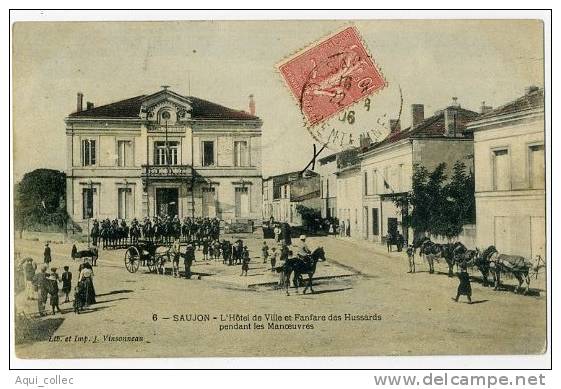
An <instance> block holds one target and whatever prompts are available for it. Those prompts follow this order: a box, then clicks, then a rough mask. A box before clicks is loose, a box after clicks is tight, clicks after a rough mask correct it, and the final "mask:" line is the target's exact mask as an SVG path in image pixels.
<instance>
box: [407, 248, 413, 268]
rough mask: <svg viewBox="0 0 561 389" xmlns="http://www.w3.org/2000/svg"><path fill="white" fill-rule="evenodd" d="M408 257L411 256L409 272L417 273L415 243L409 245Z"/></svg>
mask: <svg viewBox="0 0 561 389" xmlns="http://www.w3.org/2000/svg"><path fill="white" fill-rule="evenodd" d="M407 258H409V271H408V272H407V273H415V249H414V248H413V245H409V246H408V247H407Z"/></svg>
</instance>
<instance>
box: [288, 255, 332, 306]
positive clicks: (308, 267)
mask: <svg viewBox="0 0 561 389" xmlns="http://www.w3.org/2000/svg"><path fill="white" fill-rule="evenodd" d="M318 261H322V262H323V261H325V251H324V250H323V247H318V248H317V249H315V250H314V251H313V252H312V253H311V254H310V255H309V256H308V258H307V260H303V259H301V258H298V257H296V258H289V259H287V260H286V262H285V264H284V266H283V267H282V271H283V275H284V276H283V278H284V285H285V286H286V295H287V296H290V293H288V288H289V287H290V274H292V273H294V278H293V283H294V286H296V293H298V284H299V280H300V277H302V275H305V274H307V275H308V284H307V285H306V287H305V288H304V294H306V291H307V290H308V288H310V290H311V291H312V293H314V288H313V286H312V278H313V276H314V273H315V272H316V265H317V263H318Z"/></svg>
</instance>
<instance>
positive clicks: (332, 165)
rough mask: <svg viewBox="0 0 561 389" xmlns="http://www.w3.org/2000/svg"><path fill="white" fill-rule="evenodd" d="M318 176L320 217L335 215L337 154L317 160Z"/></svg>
mask: <svg viewBox="0 0 561 389" xmlns="http://www.w3.org/2000/svg"><path fill="white" fill-rule="evenodd" d="M318 173H319V176H320V190H321V193H320V196H321V217H322V218H330V217H337V154H331V155H328V156H326V157H323V158H320V159H319V160H318Z"/></svg>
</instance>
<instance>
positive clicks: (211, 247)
mask: <svg viewBox="0 0 561 389" xmlns="http://www.w3.org/2000/svg"><path fill="white" fill-rule="evenodd" d="M208 259H209V260H212V259H214V241H213V240H209V242H208Z"/></svg>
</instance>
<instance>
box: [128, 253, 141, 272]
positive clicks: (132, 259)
mask: <svg viewBox="0 0 561 389" xmlns="http://www.w3.org/2000/svg"><path fill="white" fill-rule="evenodd" d="M139 266H140V252H139V251H138V249H137V248H136V247H134V246H131V247H129V248H128V249H127V251H126V252H125V267H126V268H127V270H128V271H129V272H130V273H136V271H137V270H138V267H139Z"/></svg>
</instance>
